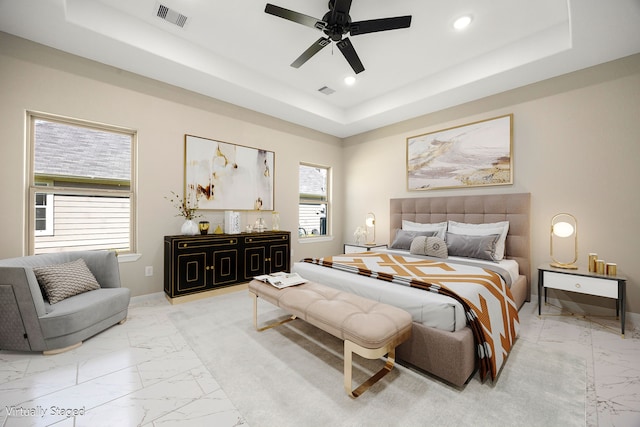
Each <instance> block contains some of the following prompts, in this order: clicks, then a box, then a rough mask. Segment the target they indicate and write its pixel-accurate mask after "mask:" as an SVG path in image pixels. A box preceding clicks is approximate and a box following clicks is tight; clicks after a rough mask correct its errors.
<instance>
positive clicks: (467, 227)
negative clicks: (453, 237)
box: [447, 220, 509, 261]
mask: <svg viewBox="0 0 640 427" xmlns="http://www.w3.org/2000/svg"><path fill="white" fill-rule="evenodd" d="M447 231H448V232H449V233H453V234H466V235H468V236H488V235H491V234H499V235H500V238H499V239H498V242H497V243H496V252H495V260H496V261H500V260H502V259H504V251H505V244H506V241H507V233H508V232H509V221H500V222H488V223H485V224H469V223H466V222H456V221H451V220H450V221H449V225H448V227H447Z"/></svg>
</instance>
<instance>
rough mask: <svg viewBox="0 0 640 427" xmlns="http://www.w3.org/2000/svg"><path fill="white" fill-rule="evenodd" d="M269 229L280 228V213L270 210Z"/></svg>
mask: <svg viewBox="0 0 640 427" xmlns="http://www.w3.org/2000/svg"><path fill="white" fill-rule="evenodd" d="M271 229H272V230H273V231H278V230H280V213H279V212H276V211H273V212H271Z"/></svg>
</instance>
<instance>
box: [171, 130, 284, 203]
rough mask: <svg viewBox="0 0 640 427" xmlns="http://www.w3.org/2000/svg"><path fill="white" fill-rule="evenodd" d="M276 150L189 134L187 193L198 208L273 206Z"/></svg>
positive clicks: (186, 140)
mask: <svg viewBox="0 0 640 427" xmlns="http://www.w3.org/2000/svg"><path fill="white" fill-rule="evenodd" d="M274 162H275V154H274V152H273V151H266V150H260V149H257V148H251V147H245V146H242V145H236V144H231V143H228V142H222V141H216V140H213V139H207V138H201V137H198V136H193V135H185V167H184V186H185V188H184V194H185V195H186V197H189V198H191V200H192V201H193V202H195V201H197V203H198V204H197V206H198V209H217V210H273V206H274V201H273V174H274Z"/></svg>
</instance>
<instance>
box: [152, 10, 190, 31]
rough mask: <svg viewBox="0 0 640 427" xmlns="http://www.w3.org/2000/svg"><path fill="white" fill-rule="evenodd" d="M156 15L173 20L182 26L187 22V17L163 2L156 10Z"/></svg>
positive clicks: (173, 22)
mask: <svg viewBox="0 0 640 427" xmlns="http://www.w3.org/2000/svg"><path fill="white" fill-rule="evenodd" d="M156 16H157V17H158V18H162V19H164V20H165V21H167V22H171V23H172V24H174V25H177V26H178V27H180V28H184V26H185V24H186V23H187V17H186V16H184V15H183V14H181V13H180V12H176V11H175V10H172V9H169V8H168V7H167V6H165V5H163V4H158V10H157V11H156Z"/></svg>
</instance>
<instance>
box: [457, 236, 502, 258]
mask: <svg viewBox="0 0 640 427" xmlns="http://www.w3.org/2000/svg"><path fill="white" fill-rule="evenodd" d="M499 239H500V235H499V234H490V235H488V236H469V235H467V234H454V233H449V232H447V250H448V251H449V255H450V256H461V257H467V258H477V259H486V260H488V261H497V256H496V245H497V244H498V240H499Z"/></svg>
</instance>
